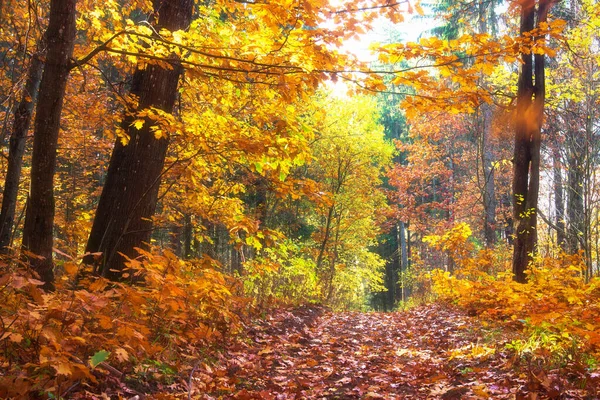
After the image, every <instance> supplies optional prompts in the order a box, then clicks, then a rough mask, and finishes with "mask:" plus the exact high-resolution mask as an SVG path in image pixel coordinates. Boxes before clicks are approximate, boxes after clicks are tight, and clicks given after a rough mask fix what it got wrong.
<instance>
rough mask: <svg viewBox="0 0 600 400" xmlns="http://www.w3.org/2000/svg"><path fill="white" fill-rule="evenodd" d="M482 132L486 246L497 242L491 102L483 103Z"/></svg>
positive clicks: (491, 245)
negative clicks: (491, 138)
mask: <svg viewBox="0 0 600 400" xmlns="http://www.w3.org/2000/svg"><path fill="white" fill-rule="evenodd" d="M481 112H482V125H483V126H482V132H481V155H482V163H483V177H484V179H485V180H484V184H483V210H484V214H485V215H484V236H485V245H486V247H493V246H494V245H495V244H496V185H495V180H494V167H493V165H492V161H493V151H492V144H491V140H490V137H491V131H492V110H491V109H490V105H489V104H482V105H481Z"/></svg>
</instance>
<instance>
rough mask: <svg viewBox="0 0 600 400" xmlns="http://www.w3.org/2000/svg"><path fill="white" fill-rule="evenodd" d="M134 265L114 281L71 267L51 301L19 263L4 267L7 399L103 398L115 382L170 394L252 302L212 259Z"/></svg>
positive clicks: (3, 386) (1, 350) (2, 371)
mask: <svg viewBox="0 0 600 400" xmlns="http://www.w3.org/2000/svg"><path fill="white" fill-rule="evenodd" d="M128 267H129V268H128V270H127V271H126V272H125V274H124V276H123V278H124V280H123V281H121V282H111V281H108V280H106V279H104V278H101V277H97V276H92V275H90V274H88V275H87V276H85V277H83V276H84V274H82V272H84V271H83V268H84V267H83V266H82V264H80V263H78V262H76V260H71V261H67V262H65V263H63V264H62V265H60V266H59V267H57V270H60V271H62V275H60V276H59V278H58V280H57V288H56V290H55V291H54V292H49V293H48V292H44V291H43V290H41V289H40V286H41V284H42V282H40V281H39V280H37V279H36V278H35V277H34V275H33V274H32V273H31V272H30V271H29V270H28V269H27V267H26V266H25V265H23V264H21V263H20V262H19V261H18V260H15V259H10V258H8V259H5V260H4V261H3V265H2V269H3V271H2V274H1V276H0V398H66V397H70V396H71V395H73V394H74V393H88V394H89V393H92V392H93V393H98V392H102V391H104V390H105V389H106V387H105V385H106V384H107V382H110V381H111V380H112V381H113V383H115V384H119V385H120V384H123V385H127V384H132V383H135V385H136V386H138V389H145V388H148V387H150V386H157V385H163V386H164V387H165V388H166V387H168V385H169V384H171V383H173V382H174V381H175V380H176V379H177V380H181V379H184V378H185V376H187V374H188V373H189V371H190V370H191V369H192V368H193V366H194V365H195V364H197V363H198V362H200V361H201V360H200V358H201V357H202V354H203V352H204V351H205V349H206V348H207V347H210V346H212V345H214V344H216V343H219V342H220V341H222V340H223V339H224V338H226V337H227V336H228V335H229V334H230V333H232V332H234V331H236V330H237V329H239V327H240V320H239V315H240V313H241V311H242V310H243V309H244V307H246V305H247V303H246V300H244V298H242V297H241V296H238V294H237V292H238V291H239V289H240V288H239V287H238V286H236V281H234V280H232V279H231V278H229V277H227V276H226V275H224V274H222V273H221V272H219V271H218V269H217V268H215V265H214V263H213V262H212V261H211V260H210V259H206V260H201V261H193V262H192V261H190V262H186V261H182V260H180V259H178V258H177V257H176V256H175V255H174V254H172V253H170V252H168V251H164V252H163V253H162V254H161V255H158V254H151V253H148V252H141V256H140V257H139V258H137V259H135V260H130V261H129V263H128ZM132 282H134V283H132ZM128 382H129V383H128ZM132 390H133V391H135V388H133V386H132Z"/></svg>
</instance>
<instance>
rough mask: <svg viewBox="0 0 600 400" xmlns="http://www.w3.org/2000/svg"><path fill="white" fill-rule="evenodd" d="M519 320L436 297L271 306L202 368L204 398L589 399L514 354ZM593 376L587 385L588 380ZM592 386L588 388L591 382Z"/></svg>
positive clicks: (197, 381)
mask: <svg viewBox="0 0 600 400" xmlns="http://www.w3.org/2000/svg"><path fill="white" fill-rule="evenodd" d="M518 333H519V332H518V330H517V329H512V328H510V327H509V326H505V325H503V326H499V325H493V324H490V323H488V322H485V321H482V320H480V319H478V318H476V317H471V316H469V315H467V313H465V312H464V311H461V310H459V309H456V308H452V307H448V306H444V305H440V304H433V305H428V306H422V307H419V308H415V309H411V310H409V311H406V312H394V313H381V312H370V313H361V312H331V311H329V310H327V309H326V308H323V307H320V306H303V307H300V308H297V309H293V310H276V311H274V312H272V313H271V314H269V315H268V316H267V317H266V318H264V319H263V320H260V321H258V322H256V323H255V324H254V325H253V326H252V327H251V328H249V329H248V331H247V334H246V335H245V336H244V337H243V338H242V339H239V340H236V341H234V342H232V343H231V344H229V345H227V346H226V348H225V350H224V352H223V353H222V354H220V356H219V360H218V361H217V362H216V363H215V364H214V365H212V366H209V365H206V364H204V365H203V366H201V368H198V371H197V372H196V374H195V376H194V377H193V379H192V380H191V383H192V385H193V387H192V388H190V393H192V394H193V395H194V396H196V397H195V398H200V399H239V400H249V399H267V400H286V399H443V400H452V399H532V400H533V399H554V398H557V399H558V398H561V399H569V398H571V399H592V398H597V397H596V395H597V394H598V393H597V392H596V393H595V394H594V393H592V391H594V389H593V387H594V386H597V384H598V383H599V382H598V381H596V382H595V383H594V382H587V388H580V387H579V388H578V387H575V386H574V385H571V386H569V384H568V381H567V379H565V377H562V376H559V375H556V374H555V375H552V376H551V375H550V374H548V373H547V372H545V371H543V370H540V371H535V370H531V369H528V368H523V367H522V366H519V365H517V364H518V363H516V362H515V357H514V354H513V353H511V352H510V351H508V350H506V344H507V343H509V342H510V341H511V340H512V339H513V338H515V337H516V336H517V335H518ZM590 385H591V386H590ZM590 388H591V389H590Z"/></svg>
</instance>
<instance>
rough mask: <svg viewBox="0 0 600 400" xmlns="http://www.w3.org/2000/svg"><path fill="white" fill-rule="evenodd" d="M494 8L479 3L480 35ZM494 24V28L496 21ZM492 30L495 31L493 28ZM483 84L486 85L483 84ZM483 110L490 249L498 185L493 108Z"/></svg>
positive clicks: (485, 106) (486, 228) (485, 230)
mask: <svg viewBox="0 0 600 400" xmlns="http://www.w3.org/2000/svg"><path fill="white" fill-rule="evenodd" d="M489 8H492V9H493V8H494V3H493V2H491V3H490V2H484V1H479V3H478V11H479V17H478V19H479V33H481V34H484V33H488V9H489ZM491 22H492V27H493V26H494V23H495V21H491ZM492 30H494V29H493V28H492ZM482 84H485V83H484V82H482ZM480 110H481V161H482V169H483V179H484V181H483V212H484V218H483V233H484V237H485V245H486V247H488V248H490V247H493V246H494V245H495V244H496V184H495V179H494V178H495V177H494V167H493V164H492V163H493V154H494V152H493V145H492V141H491V137H492V108H491V105H489V104H487V103H483V104H482V105H481V106H480Z"/></svg>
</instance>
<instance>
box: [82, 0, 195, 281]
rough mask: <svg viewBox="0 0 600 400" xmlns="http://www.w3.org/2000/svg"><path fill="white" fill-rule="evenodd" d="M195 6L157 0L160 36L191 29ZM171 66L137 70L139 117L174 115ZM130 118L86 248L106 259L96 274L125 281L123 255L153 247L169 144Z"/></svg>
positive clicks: (176, 68) (185, 0)
mask: <svg viewBox="0 0 600 400" xmlns="http://www.w3.org/2000/svg"><path fill="white" fill-rule="evenodd" d="M193 4H194V2H193V0H155V1H154V10H155V12H156V14H158V22H157V23H156V25H155V29H156V31H160V29H163V28H166V29H168V30H171V31H175V30H180V29H187V28H188V27H189V24H190V21H191V18H192V9H193ZM170 63H171V67H172V68H163V67H161V66H158V65H148V66H147V67H146V68H145V69H143V70H141V69H138V70H136V72H135V74H134V82H133V87H132V89H131V92H132V94H134V95H136V96H137V97H138V98H139V105H138V107H137V111H140V110H144V109H147V108H149V107H155V108H158V109H161V110H163V111H166V112H172V111H173V106H174V104H175V100H176V97H177V86H178V82H179V78H180V76H181V74H182V72H183V68H182V67H181V65H180V64H179V63H178V62H177V60H176V59H173V60H171V61H170ZM131 114H132V113H128V114H127V115H126V117H125V118H124V121H123V128H124V129H125V130H126V132H127V134H128V135H129V137H130V140H129V143H128V144H127V145H123V144H122V143H121V142H120V141H117V143H116V144H115V148H114V150H113V153H112V156H111V160H110V164H109V167H108V172H107V176H106V183H105V185H104V188H103V190H102V194H101V196H100V201H99V203H98V208H97V210H96V216H95V218H94V223H93V226H92V230H91V232H90V237H89V240H88V244H87V248H86V251H87V252H90V253H96V252H101V253H102V262H101V264H100V265H98V266H97V268H96V272H98V273H100V274H101V275H102V276H105V277H108V278H110V279H118V278H119V277H120V276H121V271H122V269H123V268H124V262H125V261H126V260H125V258H124V257H123V256H122V255H124V256H126V257H130V258H132V257H135V256H137V252H136V250H135V248H138V247H139V248H145V247H147V245H148V242H149V241H150V236H151V232H152V220H151V218H152V216H153V215H154V212H155V209H156V203H157V201H158V189H159V185H160V181H161V174H162V171H163V167H164V163H165V156H166V152H167V147H168V143H169V142H168V139H165V138H161V139H156V138H155V137H154V134H153V133H152V132H151V130H150V127H151V125H152V122H151V121H150V120H146V121H145V123H144V126H143V127H142V128H141V129H139V130H138V129H136V128H135V127H134V126H132V122H133V120H134V118H135V116H134V115H131ZM133 114H135V113H133ZM86 261H89V260H86Z"/></svg>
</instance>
